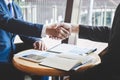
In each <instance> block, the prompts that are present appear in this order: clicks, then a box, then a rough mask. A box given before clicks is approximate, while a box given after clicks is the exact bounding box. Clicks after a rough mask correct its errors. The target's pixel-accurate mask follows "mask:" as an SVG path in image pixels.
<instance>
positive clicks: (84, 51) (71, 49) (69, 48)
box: [48, 43, 97, 56]
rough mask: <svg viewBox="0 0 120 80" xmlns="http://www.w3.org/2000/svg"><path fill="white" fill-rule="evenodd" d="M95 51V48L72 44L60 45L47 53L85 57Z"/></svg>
mask: <svg viewBox="0 0 120 80" xmlns="http://www.w3.org/2000/svg"><path fill="white" fill-rule="evenodd" d="M96 50H97V48H96V47H82V46H77V45H73V44H65V43H62V44H58V45H56V46H54V47H52V48H50V49H49V50H48V51H50V52H55V53H69V54H70V53H71V54H78V55H82V56H85V55H88V54H90V53H93V52H95V51H96Z"/></svg>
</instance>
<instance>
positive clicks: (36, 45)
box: [33, 41, 47, 51]
mask: <svg viewBox="0 0 120 80" xmlns="http://www.w3.org/2000/svg"><path fill="white" fill-rule="evenodd" d="M33 47H34V49H37V50H41V51H44V50H47V47H46V45H45V43H44V42H43V41H36V42H34V43H33Z"/></svg>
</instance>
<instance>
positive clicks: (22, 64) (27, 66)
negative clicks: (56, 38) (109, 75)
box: [13, 39, 107, 76]
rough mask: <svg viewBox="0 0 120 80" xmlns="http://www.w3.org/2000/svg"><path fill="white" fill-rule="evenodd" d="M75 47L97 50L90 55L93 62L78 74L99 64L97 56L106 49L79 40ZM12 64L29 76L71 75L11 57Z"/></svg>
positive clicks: (100, 45)
mask: <svg viewBox="0 0 120 80" xmlns="http://www.w3.org/2000/svg"><path fill="white" fill-rule="evenodd" d="M51 43H52V42H51ZM77 45H80V46H81V45H82V46H89V47H93V46H96V47H97V48H98V49H97V51H96V53H94V54H90V55H91V56H93V57H94V58H95V62H94V63H89V64H85V65H83V66H81V67H80V68H79V69H78V70H77V71H79V72H80V71H84V70H87V69H89V68H91V67H93V66H95V65H97V64H99V63H100V62H101V60H100V57H99V56H98V55H99V54H101V52H102V51H103V50H104V49H105V48H106V46H107V43H98V42H91V41H88V40H82V39H80V40H79V41H78V44H77ZM13 64H14V66H15V67H16V68H17V69H19V70H21V71H24V72H27V73H30V74H34V75H41V76H42V75H43V76H44V75H48V76H66V75H70V74H71V71H62V70H58V69H55V68H50V67H45V66H41V65H39V64H38V63H34V62H30V61H27V60H23V59H20V58H18V57H16V56H14V57H13ZM77 71H74V72H77ZM72 73H73V71H72Z"/></svg>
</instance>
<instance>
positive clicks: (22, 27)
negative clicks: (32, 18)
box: [0, 5, 43, 37]
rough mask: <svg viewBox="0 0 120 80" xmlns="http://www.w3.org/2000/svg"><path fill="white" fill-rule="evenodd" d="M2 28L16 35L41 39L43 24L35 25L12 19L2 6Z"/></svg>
mask: <svg viewBox="0 0 120 80" xmlns="http://www.w3.org/2000/svg"><path fill="white" fill-rule="evenodd" d="M0 28H1V29H3V30H5V31H8V32H11V33H14V34H20V35H25V36H32V37H41V32H42V28H43V24H33V23H29V22H26V21H23V20H20V19H15V18H12V17H11V16H10V15H9V14H8V13H7V11H6V10H5V9H4V7H1V5H0Z"/></svg>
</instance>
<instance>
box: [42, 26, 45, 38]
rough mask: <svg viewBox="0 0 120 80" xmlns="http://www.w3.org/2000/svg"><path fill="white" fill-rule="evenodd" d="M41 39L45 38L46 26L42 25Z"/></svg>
mask: <svg viewBox="0 0 120 80" xmlns="http://www.w3.org/2000/svg"><path fill="white" fill-rule="evenodd" d="M41 37H46V25H43V29H42V33H41Z"/></svg>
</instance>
